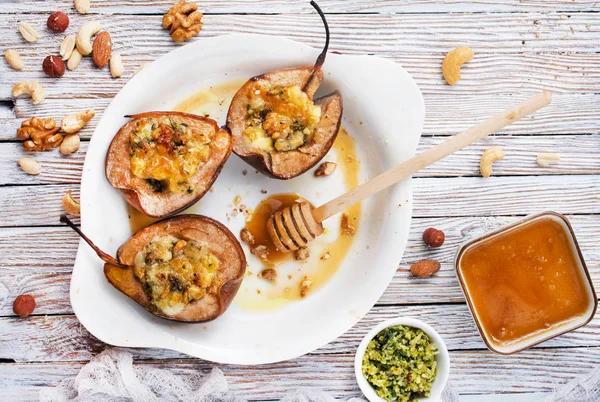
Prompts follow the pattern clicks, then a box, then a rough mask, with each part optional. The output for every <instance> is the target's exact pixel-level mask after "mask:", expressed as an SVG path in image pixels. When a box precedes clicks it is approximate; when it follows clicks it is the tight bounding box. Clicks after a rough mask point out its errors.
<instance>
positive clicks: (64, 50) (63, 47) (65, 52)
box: [58, 35, 75, 67]
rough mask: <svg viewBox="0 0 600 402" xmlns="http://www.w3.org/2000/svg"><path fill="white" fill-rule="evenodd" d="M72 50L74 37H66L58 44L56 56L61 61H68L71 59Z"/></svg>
mask: <svg viewBox="0 0 600 402" xmlns="http://www.w3.org/2000/svg"><path fill="white" fill-rule="evenodd" d="M73 49H75V35H67V36H65V38H64V39H63V40H62V42H61V44H60V50H59V51H58V54H60V57H61V59H62V60H63V61H67V60H69V57H71V54H72V53H73ZM67 67H68V66H67Z"/></svg>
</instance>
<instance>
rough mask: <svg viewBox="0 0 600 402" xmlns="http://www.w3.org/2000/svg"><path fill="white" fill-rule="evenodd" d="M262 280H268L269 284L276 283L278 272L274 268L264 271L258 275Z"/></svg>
mask: <svg viewBox="0 0 600 402" xmlns="http://www.w3.org/2000/svg"><path fill="white" fill-rule="evenodd" d="M258 276H259V277H260V278H263V279H266V280H267V281H269V282H272V283H275V281H276V280H277V271H276V270H275V269H273V268H267V269H263V270H262V272H261V273H260V274H258Z"/></svg>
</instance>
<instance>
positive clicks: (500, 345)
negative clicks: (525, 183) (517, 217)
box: [455, 212, 598, 354]
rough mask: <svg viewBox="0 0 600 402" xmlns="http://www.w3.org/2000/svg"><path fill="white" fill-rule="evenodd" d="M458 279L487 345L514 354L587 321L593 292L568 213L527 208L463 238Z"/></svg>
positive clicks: (595, 304)
mask: <svg viewBox="0 0 600 402" xmlns="http://www.w3.org/2000/svg"><path fill="white" fill-rule="evenodd" d="M455 269H456V274H457V277H458V281H459V283H460V286H461V288H462V291H463V293H464V295H465V298H466V300H467V303H468V305H469V308H470V310H471V313H472V315H473V319H474V320H475V323H476V324H477V327H478V329H479V332H480V334H481V337H482V338H483V340H484V342H485V343H486V345H487V347H488V348H489V349H490V350H491V351H493V352H496V353H500V354H512V353H516V352H520V351H522V350H525V349H527V348H530V347H531V346H533V345H537V344H538V343H541V342H544V341H546V340H548V339H551V338H554V337H556V336H559V335H562V334H564V333H566V332H569V331H572V330H574V329H576V328H579V327H582V326H584V325H586V324H587V323H589V322H590V321H591V320H592V318H593V317H594V314H595V313H596V309H597V308H598V299H597V297H596V293H595V291H594V286H593V283H592V280H591V278H590V274H589V272H588V270H587V267H586V265H585V261H584V260H583V256H582V254H581V250H580V249H579V245H578V244H577V239H576V238H575V233H574V232H573V228H572V227H571V225H570V224H569V221H568V220H567V218H566V217H565V216H563V215H561V214H559V213H556V212H543V213H540V214H537V215H532V216H528V217H526V218H525V219H523V220H521V221H518V222H516V223H514V224H511V225H509V226H506V227H504V228H501V229H499V230H496V231H494V232H492V233H489V234H486V235H484V236H481V237H478V238H476V239H473V240H470V241H468V242H466V243H465V244H463V245H462V246H461V247H460V248H459V250H458V252H457V254H456V259H455Z"/></svg>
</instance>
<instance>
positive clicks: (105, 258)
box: [60, 215, 131, 268]
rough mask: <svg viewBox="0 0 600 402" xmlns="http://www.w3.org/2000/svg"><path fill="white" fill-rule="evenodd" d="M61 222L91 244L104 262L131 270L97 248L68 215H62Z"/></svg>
mask: <svg viewBox="0 0 600 402" xmlns="http://www.w3.org/2000/svg"><path fill="white" fill-rule="evenodd" d="M60 221H61V222H62V223H66V224H67V226H69V227H70V228H71V229H73V230H74V231H75V232H76V233H77V234H78V235H79V236H80V237H81V238H82V239H83V240H85V242H86V243H87V244H89V246H90V247H91V248H93V249H94V251H95V252H96V254H97V255H98V257H100V259H101V260H102V261H104V262H105V263H107V264H111V265H116V266H117V267H120V268H131V267H130V266H129V265H125V264H121V263H120V262H119V261H117V259H116V258H114V257H112V256H111V255H109V254H107V253H105V252H104V251H102V250H100V248H99V247H98V246H96V245H95V244H94V242H92V241H91V240H90V239H89V238H88V237H87V236H86V235H84V234H83V232H82V231H81V230H80V229H79V228H78V227H77V226H75V224H74V223H73V222H72V221H71V220H70V219H69V218H67V216H66V215H61V216H60Z"/></svg>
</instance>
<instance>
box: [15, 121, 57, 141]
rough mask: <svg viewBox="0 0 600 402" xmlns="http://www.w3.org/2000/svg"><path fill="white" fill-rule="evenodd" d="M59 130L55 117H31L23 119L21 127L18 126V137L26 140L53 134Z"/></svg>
mask: <svg viewBox="0 0 600 402" xmlns="http://www.w3.org/2000/svg"><path fill="white" fill-rule="evenodd" d="M57 131H58V127H56V121H55V120H54V119H53V118H51V117H49V118H40V117H30V118H28V119H27V120H23V122H22V123H21V127H20V128H17V138H18V139H19V140H21V141H25V140H28V139H30V138H31V137H36V136H44V135H47V134H50V135H52V134H55V133H56V132H57Z"/></svg>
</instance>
